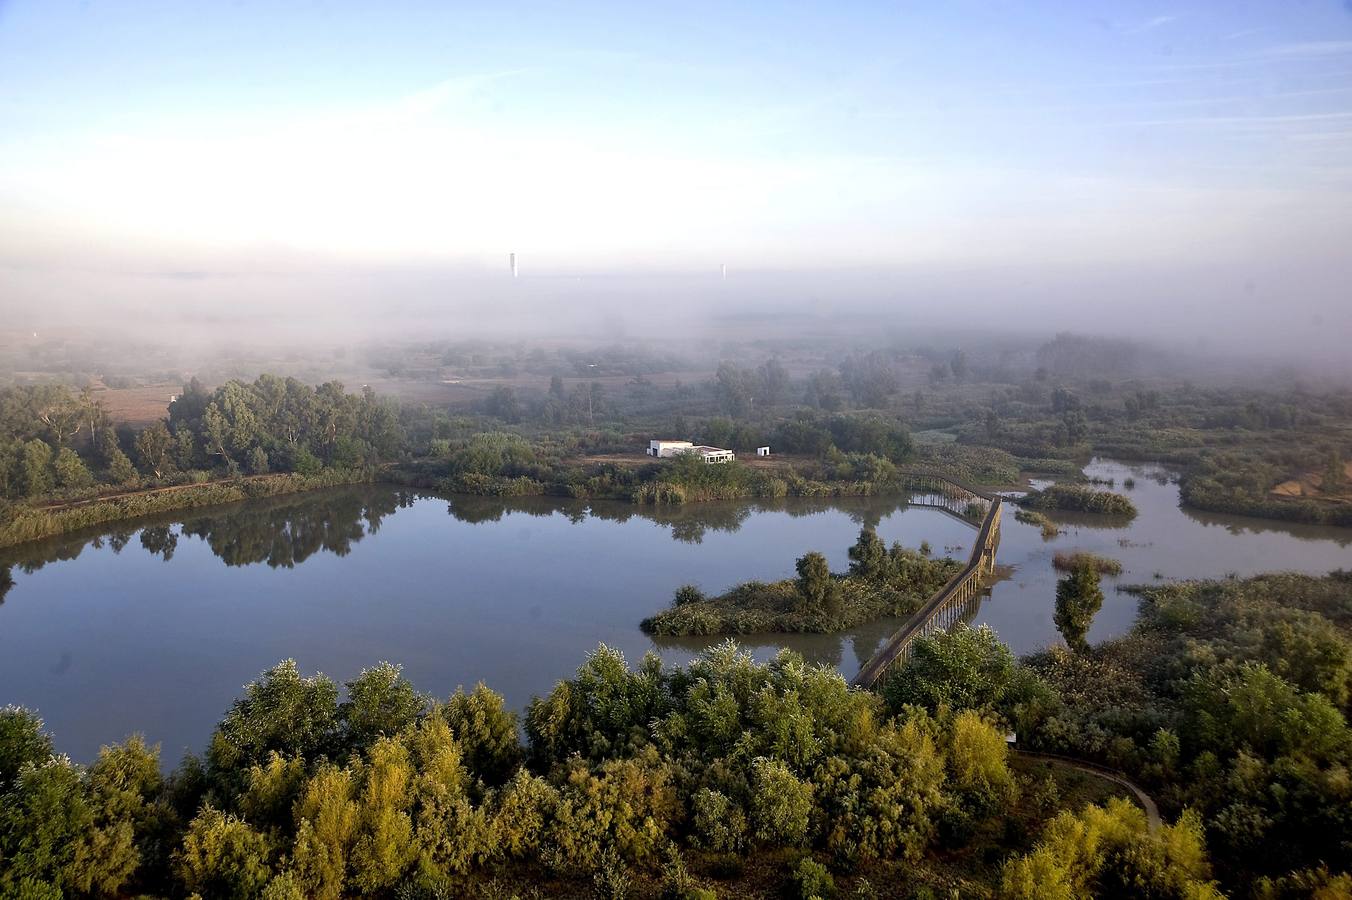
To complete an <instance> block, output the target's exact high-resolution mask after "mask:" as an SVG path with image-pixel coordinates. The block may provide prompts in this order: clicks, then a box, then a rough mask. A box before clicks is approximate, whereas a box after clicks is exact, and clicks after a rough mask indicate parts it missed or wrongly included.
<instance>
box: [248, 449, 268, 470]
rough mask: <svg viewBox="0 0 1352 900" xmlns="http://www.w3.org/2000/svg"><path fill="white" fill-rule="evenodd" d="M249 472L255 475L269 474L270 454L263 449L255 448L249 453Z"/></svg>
mask: <svg viewBox="0 0 1352 900" xmlns="http://www.w3.org/2000/svg"><path fill="white" fill-rule="evenodd" d="M249 471H250V472H252V473H253V474H255V475H266V474H267V473H268V454H267V452H266V451H264V450H263V448H262V447H259V446H255V447H254V448H253V449H252V450H250V451H249Z"/></svg>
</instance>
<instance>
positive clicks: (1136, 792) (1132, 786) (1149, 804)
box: [1014, 750, 1164, 831]
mask: <svg viewBox="0 0 1352 900" xmlns="http://www.w3.org/2000/svg"><path fill="white" fill-rule="evenodd" d="M1014 752H1015V753H1017V754H1019V755H1020V756H1024V757H1027V758H1029V759H1041V760H1045V761H1047V762H1049V763H1052V764H1053V765H1058V766H1065V767H1066V768H1068V769H1075V770H1076V771H1078V772H1083V773H1085V774H1086V775H1093V776H1094V777H1096V778H1102V779H1104V780H1105V781H1111V782H1112V783H1113V784H1116V785H1118V786H1119V787H1124V788H1126V789H1127V790H1128V791H1130V792H1131V795H1132V796H1133V797H1135V798H1136V802H1137V803H1139V804H1140V805H1141V808H1142V809H1144V810H1145V817H1146V821H1147V822H1149V823H1150V830H1151V831H1158V830H1159V829H1160V827H1161V826H1163V825H1164V820H1163V819H1162V818H1160V808H1159V807H1158V806H1156V805H1155V801H1154V799H1152V798H1151V796H1150V795H1149V794H1147V793H1146V792H1145V791H1143V790H1141V788H1140V787H1139V786H1138V785H1137V784H1136V783H1135V782H1133V781H1131V780H1130V779H1129V778H1127V776H1126V775H1123V774H1122V773H1121V772H1117V771H1114V770H1112V769H1109V768H1105V767H1104V766H1100V765H1097V764H1095V763H1091V762H1085V761H1084V760H1080V759H1071V758H1070V757H1069V756H1057V755H1056V754H1054V753H1036V752H1034V751H1032V750H1015V751H1014Z"/></svg>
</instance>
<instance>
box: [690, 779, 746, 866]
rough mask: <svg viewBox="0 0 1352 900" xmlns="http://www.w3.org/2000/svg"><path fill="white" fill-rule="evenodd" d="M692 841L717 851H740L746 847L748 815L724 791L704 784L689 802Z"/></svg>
mask: <svg viewBox="0 0 1352 900" xmlns="http://www.w3.org/2000/svg"><path fill="white" fill-rule="evenodd" d="M690 807H691V812H692V814H693V822H692V828H691V834H690V840H691V842H692V843H693V844H694V845H695V846H696V847H700V848H702V849H704V850H709V851H712V852H715V853H740V852H742V850H743V849H744V848H745V846H746V836H747V829H748V824H747V821H746V814H745V813H744V812H742V810H741V807H739V806H738V805H737V804H735V803H734V802H733V801H732V800H731V799H729V798H728V797H727V796H726V795H725V794H723V793H722V792H720V791H716V790H713V789H712V788H708V787H703V788H700V789H699V790H698V791H696V792H695V795H694V797H692V798H691V801H690Z"/></svg>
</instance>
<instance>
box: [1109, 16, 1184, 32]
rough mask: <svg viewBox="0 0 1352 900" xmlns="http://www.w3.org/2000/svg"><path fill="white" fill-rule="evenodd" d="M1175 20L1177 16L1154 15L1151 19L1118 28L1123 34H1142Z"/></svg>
mask: <svg viewBox="0 0 1352 900" xmlns="http://www.w3.org/2000/svg"><path fill="white" fill-rule="evenodd" d="M1177 20H1178V16H1155V17H1154V18H1153V19H1146V20H1145V21H1144V22H1141V23H1139V24H1137V25H1132V26H1129V27H1126V28H1122V29H1120V30H1121V32H1122V33H1123V34H1142V33H1144V32H1147V31H1154V30H1155V29H1156V28H1159V27H1161V26H1164V25H1168V24H1169V23H1170V22H1175V21H1177Z"/></svg>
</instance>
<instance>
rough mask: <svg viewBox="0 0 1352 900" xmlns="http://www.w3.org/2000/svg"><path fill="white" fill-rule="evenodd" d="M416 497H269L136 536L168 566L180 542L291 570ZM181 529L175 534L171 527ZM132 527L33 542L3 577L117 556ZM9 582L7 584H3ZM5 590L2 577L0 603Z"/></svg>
mask: <svg viewBox="0 0 1352 900" xmlns="http://www.w3.org/2000/svg"><path fill="white" fill-rule="evenodd" d="M415 498H416V495H415V494H413V493H411V492H408V491H396V490H390V489H389V488H384V487H360V488H343V489H340V490H335V491H324V492H321V493H315V494H307V495H293V496H287V497H274V498H270V499H267V500H254V501H250V502H247V503H240V504H232V505H230V506H227V507H218V508H215V509H212V510H210V511H206V512H202V513H198V514H193V513H192V512H187V513H183V512H178V513H172V514H165V515H163V516H157V517H153V518H150V519H147V520H146V521H147V522H148V523H149V524H146V525H144V526H143V527H141V528H140V529H139V534H140V543H141V546H142V548H144V549H145V550H146V551H147V552H149V553H150V554H151V555H153V556H159V557H160V558H162V559H164V560H165V561H166V562H167V561H169V560H170V559H172V558H173V556H174V553H175V551H177V550H178V548H179V540H180V538H182V537H197V538H200V539H202V540H203V541H204V542H205V543H206V545H207V546H208V547H209V548H211V552H212V553H214V554H215V555H216V556H217V557H218V558H219V559H220V560H221V561H222V562H224V563H225V564H226V565H227V566H246V565H251V564H254V563H264V564H266V565H268V566H270V567H272V568H274V569H275V568H293V567H294V566H296V565H298V564H300V563H302V562H304V561H305V560H307V559H309V558H310V557H312V556H314V555H315V554H316V553H319V552H321V551H322V552H327V553H333V554H335V555H337V556H345V555H347V554H348V553H349V552H351V550H352V545H353V544H354V543H356V542H357V541H360V540H361V539H362V538H363V537H365V536H366V535H368V534H375V533H376V531H378V530H379V529H380V524H381V522H382V521H383V520H384V519H385V517H386V516H388V515H390V514H392V513H393V512H395V510H397V509H401V508H404V507H407V506H411V505H412V504H413V501H414V499H415ZM179 519H182V525H180V526H178V527H177V529H176V528H175V522H176V520H179ZM137 533H138V530H137V529H135V528H126V527H119V528H116V529H114V530H111V531H106V532H104V533H102V534H96V535H93V536H85V537H74V538H72V537H66V538H64V539H54V540H47V541H38V542H34V543H31V544H25V545H23V546H21V547H15V548H11V549H10V550H8V551H6V552H5V554H4V556H3V558H0V567H3V571H4V572H5V573H6V574H8V571H9V567H10V566H11V565H13V566H17V567H18V569H19V570H20V571H22V572H25V573H28V574H31V573H33V572H36V571H37V570H39V569H41V568H42V567H43V566H45V565H47V564H48V563H53V562H60V561H63V560H71V559H75V558H76V557H78V556H79V555H80V552H81V551H82V550H84V548H85V547H93V548H95V549H100V548H102V547H104V546H107V547H109V548H110V549H111V550H112V551H113V552H114V553H121V552H122V550H123V549H125V548H126V547H127V546H128V544H130V543H131V540H132V538H134V537H136V535H137ZM9 583H12V580H11V581H10V582H9ZM7 590H8V586H7V582H6V579H5V578H4V577H0V599H3V596H4V593H5V591H7Z"/></svg>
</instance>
